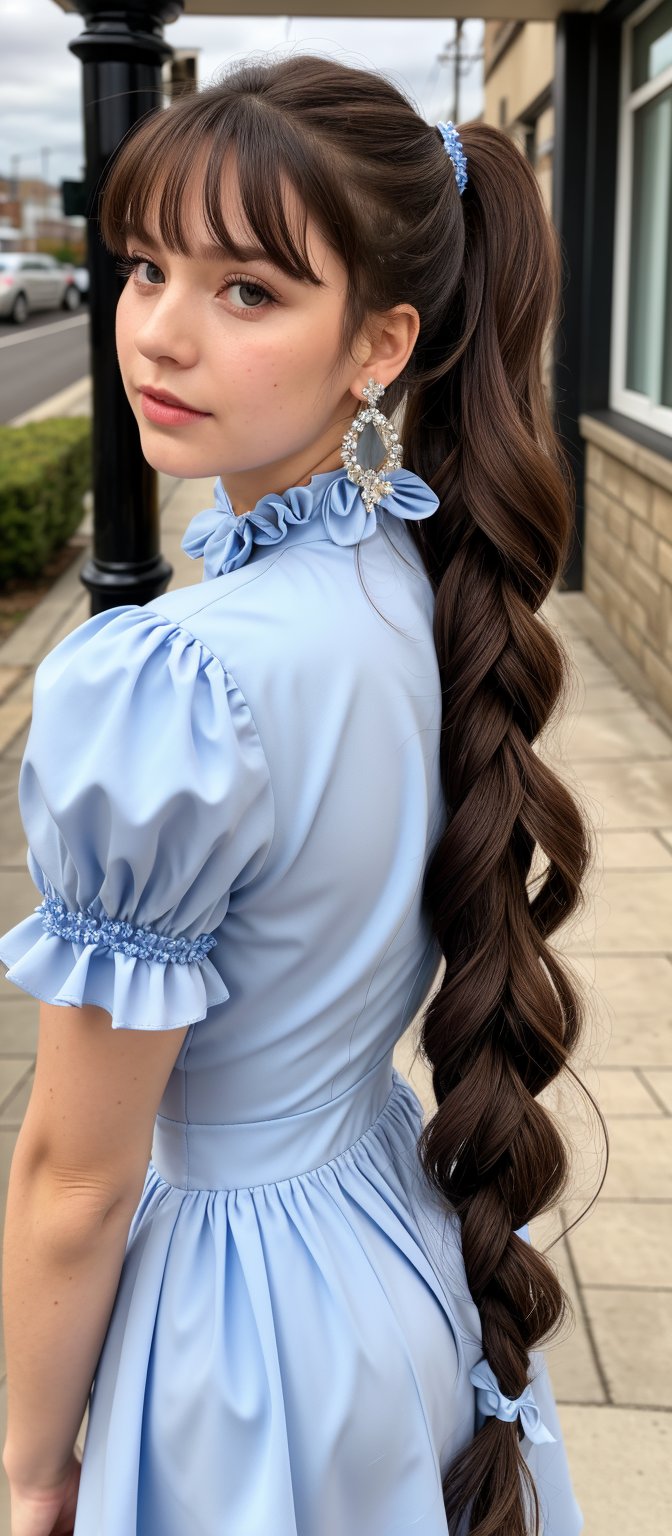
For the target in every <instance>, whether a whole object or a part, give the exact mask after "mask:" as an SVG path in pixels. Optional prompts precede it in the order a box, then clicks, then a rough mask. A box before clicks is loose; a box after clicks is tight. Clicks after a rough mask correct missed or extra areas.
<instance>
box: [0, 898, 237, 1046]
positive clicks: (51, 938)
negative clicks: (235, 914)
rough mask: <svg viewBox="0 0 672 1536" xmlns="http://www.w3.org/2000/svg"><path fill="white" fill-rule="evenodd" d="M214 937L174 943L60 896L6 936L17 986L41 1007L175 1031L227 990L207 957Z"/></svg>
mask: <svg viewBox="0 0 672 1536" xmlns="http://www.w3.org/2000/svg"><path fill="white" fill-rule="evenodd" d="M216 942H217V940H216V937H215V935H214V934H200V935H199V936H198V937H197V938H196V939H188V938H186V937H180V938H169V937H167V936H166V935H162V934H158V933H156V932H154V931H152V930H151V929H149V928H136V927H134V926H133V925H132V924H130V923H126V922H120V921H116V920H114V919H112V918H105V917H103V918H97V917H94V916H93V915H92V914H91V913H86V912H70V911H69V910H68V909H67V908H66V907H65V905H64V903H63V902H62V901H61V899H60V898H59V897H58V895H53V896H52V895H51V894H47V895H45V898H44V900H43V901H42V903H41V904H40V906H39V907H36V908H35V910H34V911H33V912H32V913H31V914H30V916H29V917H26V918H23V920H22V921H21V922H20V923H17V924H16V926H15V927H14V928H10V929H9V930H8V931H7V932H6V933H5V934H3V936H2V941H1V942H0V959H1V960H2V961H3V962H4V964H5V965H8V966H9V970H8V971H7V972H6V973H5V981H11V982H13V983H14V985H15V986H18V987H21V988H22V989H23V991H24V992H29V993H30V994H31V995H32V996H33V997H37V998H40V999H41V1001H42V1002H45V1003H53V1004H56V1005H57V1006H58V1005H59V1004H60V1005H62V1006H67V1005H69V1006H70V1007H75V1008H81V1007H84V1005H85V1004H87V1003H88V1004H93V1005H95V1006H96V1007H98V1008H105V1009H106V1010H107V1012H108V1013H109V1014H110V1016H111V1021H112V1028H113V1029H148V1030H157V1029H177V1028H180V1027H184V1026H185V1025H187V1024H195V1023H196V1022H197V1021H198V1020H199V1019H203V1018H205V1015H206V1013H207V1011H208V1009H209V1008H212V1007H214V1006H216V1005H217V1004H218V1003H224V1002H226V1000H227V998H228V996H229V991H228V988H227V987H226V986H225V984H224V982H223V981H222V978H221V976H220V975H219V972H218V971H217V969H216V967H215V966H214V965H213V963H212V961H211V960H210V959H209V958H208V951H209V950H210V949H212V948H213V946H214V945H215V944H216Z"/></svg>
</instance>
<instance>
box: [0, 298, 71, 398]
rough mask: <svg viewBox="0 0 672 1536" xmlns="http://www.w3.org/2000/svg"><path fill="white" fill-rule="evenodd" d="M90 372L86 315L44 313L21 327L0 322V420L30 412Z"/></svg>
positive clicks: (49, 311) (33, 316)
mask: <svg viewBox="0 0 672 1536" xmlns="http://www.w3.org/2000/svg"><path fill="white" fill-rule="evenodd" d="M89 372H90V361H89V311H88V306H87V305H86V304H83V305H82V307H81V309H79V310H78V311H77V313H76V314H75V315H67V314H65V313H63V314H61V313H60V311H58V310H44V311H43V312H41V313H40V314H37V315H30V316H29V318H28V319H27V320H26V322H25V324H24V325H13V324H12V322H11V321H10V320H0V422H7V421H12V420H13V419H14V417H15V416H21V415H23V412H24V411H29V410H32V408H33V406H35V405H40V404H41V403H42V401H43V400H48V399H49V397H50V395H55V394H57V392H58V391H59V390H61V389H65V388H66V386H67V385H68V384H74V383H75V382H76V380H77V379H82V378H84V375H85V374H87V373H89Z"/></svg>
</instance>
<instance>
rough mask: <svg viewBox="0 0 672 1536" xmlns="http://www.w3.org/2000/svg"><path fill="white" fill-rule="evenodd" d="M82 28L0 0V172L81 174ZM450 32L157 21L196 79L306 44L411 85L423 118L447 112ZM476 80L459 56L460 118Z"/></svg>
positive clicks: (360, 23)
mask: <svg viewBox="0 0 672 1536" xmlns="http://www.w3.org/2000/svg"><path fill="white" fill-rule="evenodd" d="M409 9H412V5H410V6H409ZM83 30H84V23H83V21H82V18H81V16H80V15H79V14H78V13H77V12H74V13H73V12H64V11H62V10H61V8H60V6H59V5H57V4H56V3H55V0H0V176H10V175H12V174H13V173H14V172H15V171H16V170H17V169H18V174H19V175H20V176H22V177H33V176H41V175H42V174H43V171H45V170H46V173H47V175H48V179H49V181H50V182H52V184H53V185H58V183H59V182H60V181H62V180H67V179H72V180H79V178H80V176H81V174H82V169H83V158H84V149H83V135H82V125H81V64H80V61H79V59H76V58H75V55H74V54H73V53H70V52H69V50H68V43H69V42H70V41H71V40H72V39H73V38H75V37H78V36H79V34H80V33H81V32H82V31H83ZM454 33H455V23H454V21H452V20H449V21H417V20H415V21H372V20H370V19H363V20H359V19H357V20H355V19H353V18H349V19H346V20H343V21H336V20H330V19H324V18H322V17H319V16H312V17H311V16H301V17H293V16H291V15H288V16H277V17H249V16H226V17H221V18H217V17H211V16H210V17H207V16H187V17H185V16H182V17H181V18H180V20H179V21H176V22H173V23H172V24H170V25H168V26H166V27H165V30H164V35H165V37H166V39H167V41H168V42H169V43H170V44H171V46H172V47H174V48H192V47H193V48H199V49H200V50H201V52H200V54H199V57H198V84H199V86H204V85H208V84H210V83H211V82H213V80H214V78H215V77H216V76H217V73H218V71H219V70H221V68H222V66H223V65H225V64H228V63H229V62H231V61H232V60H237V59H240V58H241V57H242V56H244V55H245V54H250V53H251V54H255V55H256V56H257V57H259V56H260V55H262V54H267V53H272V54H273V56H274V57H284V56H285V55H286V54H287V53H292V52H294V53H296V52H298V53H306V52H310V51H314V52H316V53H319V54H320V55H322V56H329V57H332V58H336V59H340V60H341V61H342V62H343V63H348V64H356V65H359V66H360V67H362V68H368V69H380V70H381V71H382V72H383V73H385V74H386V75H388V76H391V78H392V79H393V80H394V81H395V83H396V84H398V85H399V86H401V87H402V89H403V90H405V91H406V93H407V94H408V93H409V92H410V95H411V99H412V100H413V102H414V104H415V105H416V107H417V108H418V110H419V111H420V112H421V113H422V115H423V116H424V117H425V118H426V119H427V121H428V122H436V121H437V120H438V119H439V118H443V119H445V118H447V117H452V116H454V111H453V106H454V104H453V100H452V64H448V65H447V64H443V65H441V64H439V63H437V54H438V53H440V52H441V51H443V50H444V49H445V46H446V44H447V43H449V42H450V41H451V40H452V38H453V37H454ZM482 35H483V23H482V21H480V20H479V19H474V20H472V21H467V22H465V25H464V28H463V32H462V38H463V48H464V50H465V52H466V53H468V54H478V53H480V50H481V46H482ZM481 82H482V63H481V61H480V60H474V61H473V62H471V63H466V62H465V63H464V64H463V73H462V77H461V80H460V102H459V120H460V121H462V122H465V121H466V120H467V119H468V118H470V117H474V116H477V115H478V113H479V112H480V111H481V110H482V104H483V102H482V84H481ZM44 149H48V151H49V153H48V155H47V156H45V155H44V154H43V150H44ZM15 156H18V157H19V159H18V161H17V160H16V159H13V158H12V157H15Z"/></svg>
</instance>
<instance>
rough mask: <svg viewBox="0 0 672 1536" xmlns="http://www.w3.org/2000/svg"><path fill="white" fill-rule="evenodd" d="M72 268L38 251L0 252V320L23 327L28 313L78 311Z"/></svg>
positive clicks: (79, 296)
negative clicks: (52, 310)
mask: <svg viewBox="0 0 672 1536" xmlns="http://www.w3.org/2000/svg"><path fill="white" fill-rule="evenodd" d="M81 299H82V296H81V293H80V290H79V286H78V284H77V281H76V279H75V271H74V268H73V267H72V266H69V265H67V266H66V265H65V264H64V263H63V262H60V261H56V259H55V257H54V256H44V255H42V254H41V253H40V252H39V251H0V319H3V320H13V321H14V324H15V325H23V322H24V320H26V319H27V318H28V315H29V314H30V312H31V310H38V309H67V310H75V309H79V306H80V304H81Z"/></svg>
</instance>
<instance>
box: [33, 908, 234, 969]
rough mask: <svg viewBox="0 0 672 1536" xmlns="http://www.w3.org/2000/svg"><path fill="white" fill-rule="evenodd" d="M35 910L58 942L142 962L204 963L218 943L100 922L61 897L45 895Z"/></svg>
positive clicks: (208, 938) (211, 938) (110, 920)
mask: <svg viewBox="0 0 672 1536" xmlns="http://www.w3.org/2000/svg"><path fill="white" fill-rule="evenodd" d="M35 910H36V912H41V913H42V914H43V916H42V927H43V928H45V929H46V931H47V933H53V934H55V935H56V937H57V938H59V939H74V941H75V942H76V943H78V944H100V945H101V946H103V947H104V948H106V949H117V950H120V951H121V953H122V954H124V955H133V956H135V957H138V958H139V959H141V960H173V961H176V962H177V964H178V965H189V964H190V963H191V961H192V960H202V959H203V958H204V956H205V955H207V953H208V950H210V949H212V948H213V946H214V945H215V944H216V943H217V938H216V936H215V934H214V933H200V934H199V935H198V938H196V939H187V938H179V939H172V938H169V937H167V935H166V934H163V933H154V932H153V931H152V929H151V928H135V927H134V926H133V923H126V922H122V921H121V920H120V919H117V918H112V917H104V918H102V919H98V918H97V917H93V916H92V915H91V913H89V912H81V911H80V912H70V911H69V910H68V908H67V907H66V905H65V903H64V902H63V901H61V899H60V897H59V896H45V898H44V901H43V902H42V903H41V905H40V906H39V907H36V908H35Z"/></svg>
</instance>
